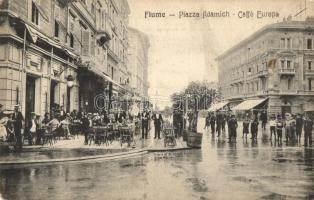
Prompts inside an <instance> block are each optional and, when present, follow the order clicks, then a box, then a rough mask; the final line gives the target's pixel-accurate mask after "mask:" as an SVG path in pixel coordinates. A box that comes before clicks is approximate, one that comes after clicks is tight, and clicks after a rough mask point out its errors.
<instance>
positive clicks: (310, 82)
mask: <svg viewBox="0 0 314 200" xmlns="http://www.w3.org/2000/svg"><path fill="white" fill-rule="evenodd" d="M308 83H309V91H312V79H308Z"/></svg>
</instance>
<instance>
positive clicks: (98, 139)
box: [92, 126, 109, 145]
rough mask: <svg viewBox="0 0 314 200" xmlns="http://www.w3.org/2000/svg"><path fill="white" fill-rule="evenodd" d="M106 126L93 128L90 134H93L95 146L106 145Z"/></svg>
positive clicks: (107, 128) (107, 129)
mask: <svg viewBox="0 0 314 200" xmlns="http://www.w3.org/2000/svg"><path fill="white" fill-rule="evenodd" d="M108 131H109V127H108V126H93V127H92V133H93V134H94V140H95V144H98V145H101V144H106V145H108V144H109V143H108V134H109V133H108Z"/></svg>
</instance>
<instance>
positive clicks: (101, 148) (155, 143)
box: [0, 128, 190, 165]
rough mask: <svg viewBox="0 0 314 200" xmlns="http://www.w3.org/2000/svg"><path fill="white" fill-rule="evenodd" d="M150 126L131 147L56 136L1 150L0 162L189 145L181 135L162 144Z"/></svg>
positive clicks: (65, 158)
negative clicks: (171, 143)
mask: <svg viewBox="0 0 314 200" xmlns="http://www.w3.org/2000/svg"><path fill="white" fill-rule="evenodd" d="M153 131H154V130H153V128H152V130H151V131H150V134H149V138H148V139H145V140H142V139H141V137H140V136H136V137H135V143H132V144H131V145H130V147H129V146H128V144H126V143H124V144H123V145H122V146H121V144H120V142H119V141H114V142H113V143H111V144H109V145H106V144H102V145H96V144H94V143H92V144H91V145H84V136H79V137H78V138H75V139H70V140H63V139H62V140H59V141H57V143H55V144H53V145H52V146H50V145H44V146H25V147H23V148H24V151H23V152H22V153H7V154H0V165H3V164H6V165H8V164H32V163H49V162H68V161H79V160H90V159H117V158H124V157H130V156H136V155H141V154H146V153H149V152H156V151H175V150H185V149H190V148H189V147H187V145H186V142H183V141H182V138H180V139H177V140H176V146H166V147H165V146H164V139H163V138H162V139H154V138H153V137H154V136H153V134H152V133H154V132H153Z"/></svg>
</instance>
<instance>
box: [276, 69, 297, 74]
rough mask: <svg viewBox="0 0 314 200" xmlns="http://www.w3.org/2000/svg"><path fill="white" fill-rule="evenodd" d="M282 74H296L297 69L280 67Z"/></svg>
mask: <svg viewBox="0 0 314 200" xmlns="http://www.w3.org/2000/svg"><path fill="white" fill-rule="evenodd" d="M279 74H280V75H295V69H283V68H282V69H279Z"/></svg>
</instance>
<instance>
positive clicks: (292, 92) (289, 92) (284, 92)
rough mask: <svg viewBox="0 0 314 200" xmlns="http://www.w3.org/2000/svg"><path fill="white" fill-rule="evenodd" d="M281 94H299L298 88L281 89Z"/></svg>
mask: <svg viewBox="0 0 314 200" xmlns="http://www.w3.org/2000/svg"><path fill="white" fill-rule="evenodd" d="M279 93H280V94H281V95H297V94H298V91H297V90H293V89H291V90H288V89H286V90H285V89H283V90H280V92H279Z"/></svg>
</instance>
